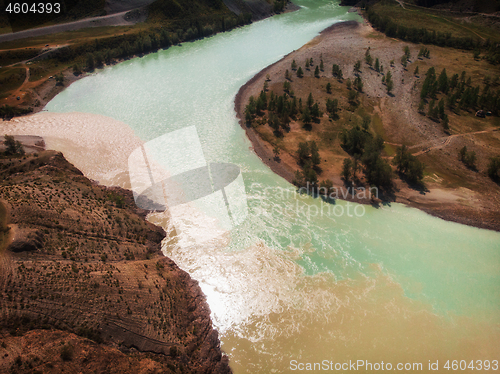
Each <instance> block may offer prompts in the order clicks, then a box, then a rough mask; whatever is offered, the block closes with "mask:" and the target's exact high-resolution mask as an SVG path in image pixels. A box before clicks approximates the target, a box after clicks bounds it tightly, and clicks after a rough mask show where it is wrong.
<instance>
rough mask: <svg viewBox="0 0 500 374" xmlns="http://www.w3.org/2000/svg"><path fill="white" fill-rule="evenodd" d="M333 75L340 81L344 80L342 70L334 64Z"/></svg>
mask: <svg viewBox="0 0 500 374" xmlns="http://www.w3.org/2000/svg"><path fill="white" fill-rule="evenodd" d="M332 75H333V76H334V77H335V78H337V79H338V80H342V79H343V78H344V77H343V74H342V69H341V68H340V66H338V65H337V64H333V66H332Z"/></svg>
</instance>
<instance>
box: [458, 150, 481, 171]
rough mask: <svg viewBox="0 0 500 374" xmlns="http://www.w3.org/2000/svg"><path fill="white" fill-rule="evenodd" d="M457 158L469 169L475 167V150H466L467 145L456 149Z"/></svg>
mask: <svg viewBox="0 0 500 374" xmlns="http://www.w3.org/2000/svg"><path fill="white" fill-rule="evenodd" d="M458 159H459V160H460V161H462V162H463V163H464V165H465V166H467V167H468V168H469V169H473V170H475V169H476V159H477V157H476V152H474V151H468V150H467V146H465V145H464V146H463V147H462V148H460V150H459V151H458Z"/></svg>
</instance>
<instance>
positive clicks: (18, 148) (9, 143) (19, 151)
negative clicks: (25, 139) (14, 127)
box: [3, 135, 24, 156]
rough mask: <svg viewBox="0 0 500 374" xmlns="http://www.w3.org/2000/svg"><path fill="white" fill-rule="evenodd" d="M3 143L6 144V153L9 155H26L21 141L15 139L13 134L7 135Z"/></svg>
mask: <svg viewBox="0 0 500 374" xmlns="http://www.w3.org/2000/svg"><path fill="white" fill-rule="evenodd" d="M3 144H4V145H5V154H6V155H8V156H16V155H19V156H22V155H24V148H23V145H22V144H21V142H20V141H18V140H15V139H14V137H13V136H12V135H5V138H4V141H3Z"/></svg>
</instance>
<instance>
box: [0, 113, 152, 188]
mask: <svg viewBox="0 0 500 374" xmlns="http://www.w3.org/2000/svg"><path fill="white" fill-rule="evenodd" d="M1 127H2V131H3V134H8V135H10V134H12V135H14V134H16V135H37V136H41V137H43V138H44V140H45V143H46V148H47V149H52V150H57V151H60V152H62V153H63V154H64V156H65V157H66V159H67V160H68V161H69V162H71V163H72V164H73V165H75V166H76V167H77V168H78V169H80V170H81V171H82V172H83V173H84V174H85V176H87V177H88V178H90V179H93V180H96V181H98V182H99V183H100V184H103V185H107V186H111V185H115V186H120V187H123V188H129V187H130V182H129V179H128V156H129V155H130V154H131V153H132V151H133V150H134V149H135V148H137V147H139V146H141V145H142V144H143V142H142V140H140V139H139V138H138V137H137V136H135V134H134V132H133V130H132V129H131V128H130V127H128V126H127V125H126V124H125V123H123V122H120V121H117V120H115V119H113V118H110V117H106V116H102V115H97V114H89V113H78V112H75V113H37V114H34V115H30V116H26V117H18V118H14V119H12V120H10V121H2V122H1Z"/></svg>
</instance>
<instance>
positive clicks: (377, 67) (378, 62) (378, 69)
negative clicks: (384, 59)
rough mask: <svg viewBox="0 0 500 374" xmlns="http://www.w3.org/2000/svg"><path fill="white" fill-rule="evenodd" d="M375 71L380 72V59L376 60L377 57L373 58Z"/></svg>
mask: <svg viewBox="0 0 500 374" xmlns="http://www.w3.org/2000/svg"><path fill="white" fill-rule="evenodd" d="M375 71H376V72H377V73H380V61H379V60H378V57H377V58H376V59H375Z"/></svg>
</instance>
